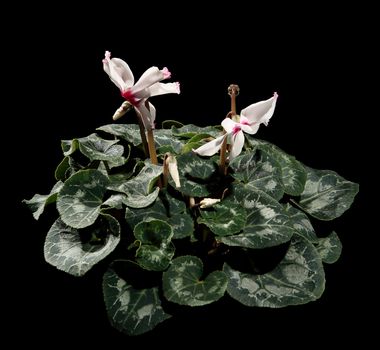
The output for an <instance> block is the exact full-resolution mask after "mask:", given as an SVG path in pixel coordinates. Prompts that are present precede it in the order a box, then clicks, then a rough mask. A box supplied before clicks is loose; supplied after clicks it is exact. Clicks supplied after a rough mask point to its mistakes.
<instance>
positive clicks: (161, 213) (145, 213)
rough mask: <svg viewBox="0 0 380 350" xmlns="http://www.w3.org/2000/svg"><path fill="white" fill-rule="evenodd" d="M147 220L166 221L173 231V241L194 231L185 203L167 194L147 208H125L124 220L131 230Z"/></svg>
mask: <svg viewBox="0 0 380 350" xmlns="http://www.w3.org/2000/svg"><path fill="white" fill-rule="evenodd" d="M149 218H152V219H158V220H163V221H166V222H167V223H168V224H169V225H170V226H171V228H172V230H173V238H174V239H178V238H184V237H188V236H190V235H191V234H192V233H193V231H194V222H193V219H192V217H191V216H190V215H189V213H188V212H187V209H186V205H185V203H184V202H182V201H179V200H177V199H175V198H173V197H171V196H170V195H168V194H162V195H160V197H159V198H157V199H156V201H155V202H154V203H153V204H152V205H150V206H149V207H146V208H143V209H133V208H127V209H126V212H125V219H126V220H127V222H128V224H129V225H130V226H131V228H132V230H133V229H134V228H135V226H136V225H137V224H138V223H140V222H143V221H146V220H148V219H149Z"/></svg>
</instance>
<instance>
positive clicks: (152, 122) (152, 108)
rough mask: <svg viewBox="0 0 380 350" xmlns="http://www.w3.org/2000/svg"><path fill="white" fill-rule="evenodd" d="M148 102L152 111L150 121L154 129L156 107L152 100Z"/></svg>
mask: <svg viewBox="0 0 380 350" xmlns="http://www.w3.org/2000/svg"><path fill="white" fill-rule="evenodd" d="M148 103H149V111H150V122H151V124H152V127H153V129H154V122H155V120H156V108H155V107H154V106H153V105H152V104H151V103H150V102H148Z"/></svg>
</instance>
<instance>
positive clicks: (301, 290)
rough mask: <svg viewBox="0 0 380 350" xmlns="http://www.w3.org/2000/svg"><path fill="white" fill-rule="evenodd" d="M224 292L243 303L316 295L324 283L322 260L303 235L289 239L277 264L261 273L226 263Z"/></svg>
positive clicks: (275, 303)
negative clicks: (256, 273)
mask: <svg viewBox="0 0 380 350" xmlns="http://www.w3.org/2000/svg"><path fill="white" fill-rule="evenodd" d="M223 271H224V272H225V273H226V274H227V276H228V279H229V281H228V287H227V292H228V294H229V295H230V296H231V297H232V298H234V299H236V300H237V301H239V302H240V303H242V304H244V305H247V306H259V307H271V308H279V307H284V306H288V305H299V304H305V303H308V302H310V301H314V300H316V299H318V298H319V297H320V296H321V295H322V293H323V291H324V286H325V275H324V271H323V266H322V261H321V258H320V256H319V254H318V252H317V250H316V249H315V248H314V246H313V245H312V244H311V243H310V242H308V241H305V240H303V239H296V240H292V242H291V244H290V246H289V249H288V251H287V253H286V255H285V257H284V259H283V260H282V261H281V262H280V264H279V265H278V266H277V267H276V268H275V269H274V270H273V271H271V272H269V273H266V274H263V275H254V274H249V273H242V272H240V271H237V270H234V269H233V268H232V267H230V266H229V265H228V264H227V263H225V264H224V267H223Z"/></svg>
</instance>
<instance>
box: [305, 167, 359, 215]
mask: <svg viewBox="0 0 380 350" xmlns="http://www.w3.org/2000/svg"><path fill="white" fill-rule="evenodd" d="M306 170H307V180H306V185H305V190H304V191H303V192H302V194H301V198H300V201H299V203H298V205H299V206H300V207H301V208H302V209H303V210H305V211H306V212H307V213H308V214H310V215H312V216H314V217H315V218H317V219H319V220H333V219H335V218H337V217H339V216H341V215H342V214H343V213H344V212H345V211H346V210H347V209H348V208H349V207H350V206H351V204H352V202H353V201H354V198H355V196H356V194H357V193H358V192H359V185H358V184H356V183H354V182H350V181H347V180H345V179H344V178H343V177H341V176H339V175H338V174H337V173H336V172H334V171H331V170H316V169H312V168H308V167H306Z"/></svg>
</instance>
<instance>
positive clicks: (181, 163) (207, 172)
mask: <svg viewBox="0 0 380 350" xmlns="http://www.w3.org/2000/svg"><path fill="white" fill-rule="evenodd" d="M177 164H178V172H179V178H180V182H181V187H178V188H176V187H175V184H174V182H173V180H171V179H170V180H169V183H170V184H171V185H172V186H173V187H174V188H176V189H177V190H178V191H180V192H181V193H183V194H185V195H187V196H192V197H206V196H208V195H209V194H210V189H209V186H208V185H207V180H210V178H211V176H212V175H213V174H214V173H215V171H216V170H217V167H216V165H215V164H214V162H213V161H212V160H211V159H203V158H201V157H199V156H198V155H196V154H195V153H192V152H189V153H185V154H182V155H180V156H178V157H177Z"/></svg>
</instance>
